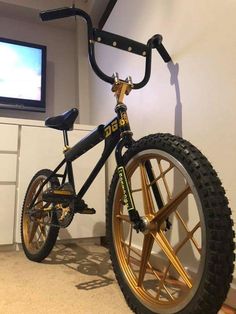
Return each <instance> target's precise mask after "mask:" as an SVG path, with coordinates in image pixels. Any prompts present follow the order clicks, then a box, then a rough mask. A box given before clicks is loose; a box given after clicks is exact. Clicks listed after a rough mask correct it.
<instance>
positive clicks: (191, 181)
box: [106, 134, 234, 314]
mask: <svg viewBox="0 0 236 314" xmlns="http://www.w3.org/2000/svg"><path fill="white" fill-rule="evenodd" d="M124 162H125V167H126V172H127V177H128V180H129V182H130V184H131V190H132V196H133V198H134V202H135V205H136V209H137V210H138V211H139V214H140V216H141V217H145V222H146V230H145V232H144V233H141V232H140V233H138V234H137V233H136V232H135V231H134V230H133V228H132V225H131V223H130V220H129V216H128V214H127V210H126V207H125V206H124V201H123V193H122V188H121V185H120V181H119V177H118V174H117V172H115V173H114V176H113V179H112V182H111V186H110V191H109V196H108V203H107V215H106V217H107V238H108V239H109V240H110V244H109V249H110V256H111V260H112V265H113V269H114V272H115V275H116V278H117V281H118V283H119V285H120V288H121V290H122V292H123V294H124V297H125V298H126V301H127V303H128V305H129V306H130V308H131V309H132V310H133V311H134V312H135V313H140V314H141V313H142V314H153V313H159V314H174V313H178V314H216V313H217V312H218V311H219V310H220V308H221V305H222V304H223V302H224V300H225V298H226V296H227V292H228V290H229V287H230V283H231V281H232V272H233V262H234V253H233V251H234V242H233V238H234V232H233V230H232V225H233V223H232V220H231V218H230V216H231V210H230V209H229V208H228V201H227V198H226V197H225V191H224V189H223V187H222V185H221V182H220V180H219V178H218V177H217V174H216V172H215V171H214V169H213V168H212V166H211V164H210V163H209V162H208V160H207V159H206V158H205V157H204V156H203V155H202V154H201V152H200V151H199V150H198V149H197V148H195V147H194V146H193V145H191V144H190V143H189V142H187V141H185V140H183V139H182V138H180V137H177V136H173V135H170V134H154V135H149V136H146V137H144V138H142V139H140V140H139V141H137V142H136V143H135V144H133V145H132V147H131V148H130V149H129V150H128V151H127V152H126V153H125V154H124ZM147 163H151V165H152V172H153V175H154V178H155V179H154V180H151V182H150V177H149V176H148V174H147V171H146V165H147ZM153 186H157V187H158V188H159V191H160V194H161V199H162V201H163V203H164V207H165V210H167V209H168V210H170V209H171V213H170V214H169V215H168V216H167V217H165V219H166V218H168V220H169V221H170V222H171V223H172V226H171V227H170V229H167V230H165V229H166V227H167V225H166V222H165V221H164V222H163V223H162V225H161V226H158V219H159V218H158V217H159V216H158V212H159V211H160V209H158V208H157V205H156V198H155V196H154V192H153ZM154 189H155V188H154ZM171 204H172V205H171ZM171 206H172V207H171ZM155 217H157V218H156V219H155Z"/></svg>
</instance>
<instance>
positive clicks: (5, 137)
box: [0, 124, 18, 152]
mask: <svg viewBox="0 0 236 314" xmlns="http://www.w3.org/2000/svg"><path fill="white" fill-rule="evenodd" d="M17 142H18V125H7V124H0V152H1V151H10V152H11V151H14V152H15V151H17Z"/></svg>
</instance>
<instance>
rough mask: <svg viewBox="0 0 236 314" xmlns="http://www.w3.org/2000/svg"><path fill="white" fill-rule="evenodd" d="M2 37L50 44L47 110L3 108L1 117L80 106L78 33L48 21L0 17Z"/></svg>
mask: <svg viewBox="0 0 236 314" xmlns="http://www.w3.org/2000/svg"><path fill="white" fill-rule="evenodd" d="M0 36H1V37H5V38H11V39H17V40H22V41H26V42H32V43H38V44H42V45H46V46H47V87H46V108H47V111H46V113H33V112H21V111H15V110H14V111H12V110H5V109H0V116H1V117H14V118H26V119H40V120H44V119H45V117H47V116H50V115H56V114H58V113H61V112H63V111H65V110H67V109H70V108H72V107H76V106H77V99H76V98H77V96H76V95H77V68H76V62H75V61H76V55H75V54H76V33H75V31H74V30H70V29H62V28H56V27H54V26H50V24H49V23H43V22H42V23H34V22H31V21H23V20H21V19H16V18H14V19H13V18H7V17H1V13H0Z"/></svg>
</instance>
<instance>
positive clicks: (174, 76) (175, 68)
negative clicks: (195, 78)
mask: <svg viewBox="0 0 236 314" xmlns="http://www.w3.org/2000/svg"><path fill="white" fill-rule="evenodd" d="M167 67H168V69H169V71H170V84H171V85H173V86H174V87H175V94H176V106H175V127H174V133H175V135H177V136H181V137H182V135H183V125H182V103H181V99H180V88H179V80H178V74H179V64H178V63H176V64H174V62H173V61H170V62H168V64H167Z"/></svg>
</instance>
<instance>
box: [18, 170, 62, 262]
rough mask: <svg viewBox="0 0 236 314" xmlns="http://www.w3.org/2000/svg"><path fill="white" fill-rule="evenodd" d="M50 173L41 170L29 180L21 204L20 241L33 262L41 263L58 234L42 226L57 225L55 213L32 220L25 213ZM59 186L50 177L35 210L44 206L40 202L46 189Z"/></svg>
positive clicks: (57, 181) (55, 229)
mask: <svg viewBox="0 0 236 314" xmlns="http://www.w3.org/2000/svg"><path fill="white" fill-rule="evenodd" d="M51 173H52V171H51V170H48V169H43V170H40V171H38V172H37V173H36V174H35V176H34V177H33V179H32V180H31V182H30V184H29V186H28V189H27V192H26V195H25V199H24V203H23V208H22V215H21V240H22V246H23V249H24V252H25V255H26V256H27V257H28V259H30V260H31V261H34V262H41V261H42V260H44V259H45V258H46V257H47V256H48V255H49V254H50V252H51V250H52V248H53V246H54V244H55V242H56V239H57V236H58V232H59V229H60V228H59V227H54V226H48V225H44V224H43V223H52V224H57V223H58V220H57V216H56V213H55V212H53V211H50V212H48V213H45V215H44V216H42V217H40V218H37V220H36V219H34V220H33V221H32V219H31V218H30V216H29V214H28V213H27V210H28V206H29V205H30V203H31V201H32V199H33V197H34V195H35V193H36V191H37V190H38V188H39V187H40V186H41V184H42V183H43V182H44V181H45V180H46V179H47V178H48V177H49V176H50V175H51ZM50 186H51V187H55V186H59V180H58V179H57V178H56V177H52V178H51V179H50V181H49V182H48V183H47V184H46V185H45V187H44V188H43V190H42V192H41V193H40V195H39V197H38V199H37V200H36V203H37V205H36V206H35V207H37V209H41V208H42V207H43V205H44V204H45V203H44V202H43V201H42V193H43V191H44V190H45V189H46V188H48V187H50Z"/></svg>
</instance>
